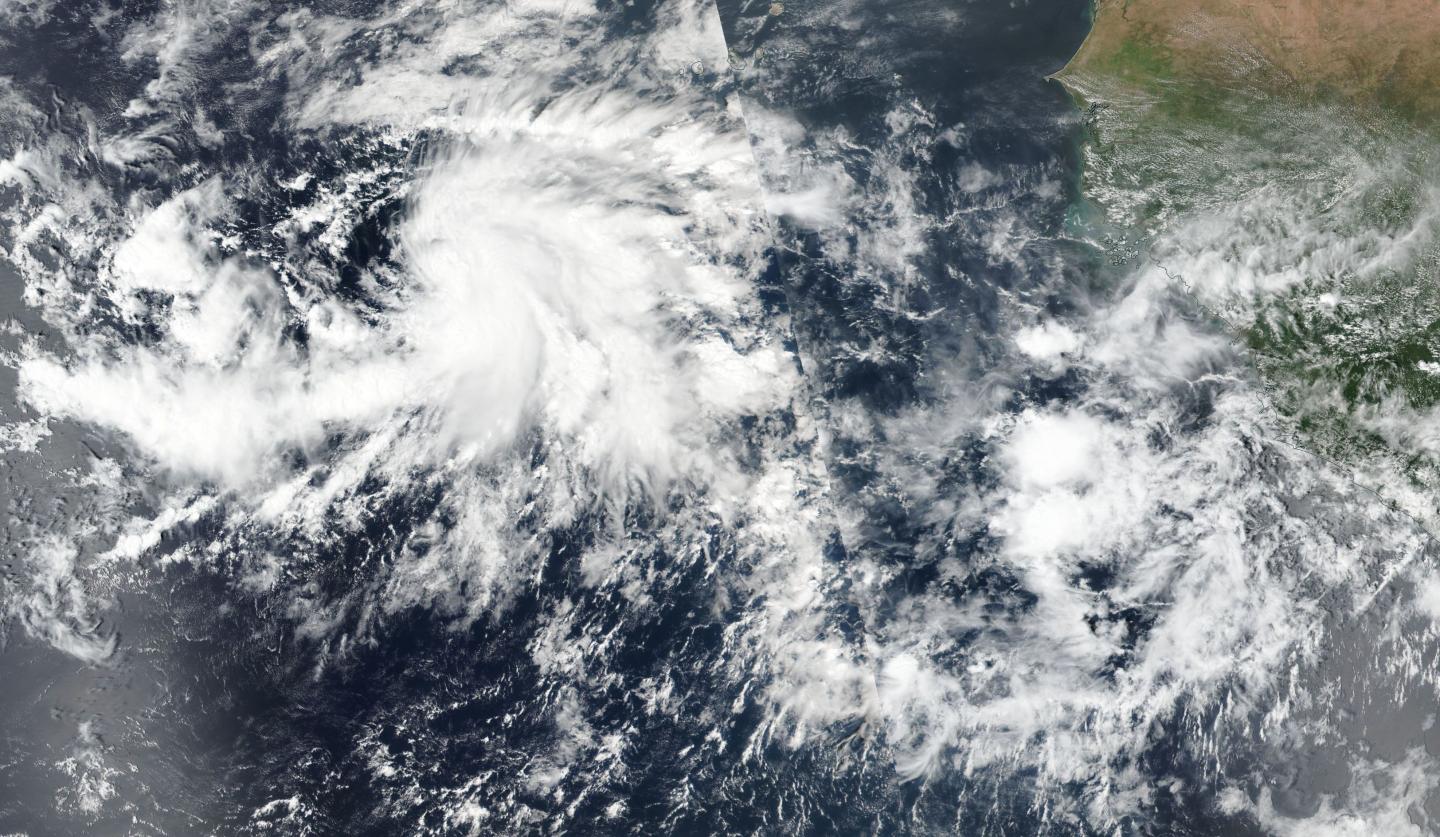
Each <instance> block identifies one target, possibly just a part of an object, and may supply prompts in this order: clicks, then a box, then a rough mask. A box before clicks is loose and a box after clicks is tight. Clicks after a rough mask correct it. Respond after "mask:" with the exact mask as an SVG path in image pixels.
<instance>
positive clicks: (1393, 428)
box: [1057, 0, 1440, 486]
mask: <svg viewBox="0 0 1440 837" xmlns="http://www.w3.org/2000/svg"><path fill="white" fill-rule="evenodd" d="M1434 44H1440V9H1437V8H1436V7H1434V6H1433V5H1431V2H1430V0H1426V2H1413V1H1412V0H1348V2H1343V1H1342V0H1265V1H1264V2H1261V0H1249V2H1247V1H1246V0H1128V2H1127V0H1100V2H1099V3H1098V5H1097V6H1096V8H1095V23H1094V27H1093V30H1092V32H1091V34H1090V37H1089V38H1088V39H1087V41H1086V42H1085V44H1084V46H1082V47H1081V49H1080V51H1079V52H1078V53H1077V54H1076V56H1075V57H1074V58H1073V59H1072V60H1071V62H1070V64H1069V65H1067V66H1066V67H1065V68H1064V69H1063V70H1062V71H1061V72H1060V73H1059V74H1058V76H1057V77H1058V78H1059V79H1060V81H1061V82H1062V83H1064V84H1065V85H1066V86H1067V87H1068V88H1069V89H1070V90H1071V91H1072V93H1074V94H1075V96H1076V97H1077V98H1078V99H1079V100H1080V101H1081V102H1082V103H1083V104H1084V105H1085V106H1086V107H1087V111H1088V114H1089V126H1090V130H1091V142H1090V144H1089V146H1088V149H1087V157H1086V172H1085V185H1086V192H1087V195H1088V197H1089V198H1090V199H1091V200H1092V201H1093V202H1094V203H1095V204H1096V205H1097V206H1098V207H1099V208H1100V209H1101V210H1102V211H1103V213H1104V215H1105V223H1106V224H1108V225H1109V226H1110V227H1112V228H1113V229H1118V230H1123V231H1124V236H1125V237H1128V238H1130V239H1131V240H1132V241H1133V242H1135V244H1134V247H1135V248H1136V249H1137V250H1138V251H1140V252H1142V253H1143V254H1144V256H1145V257H1146V258H1149V259H1152V260H1153V261H1154V262H1155V263H1156V264H1159V265H1163V266H1164V267H1165V268H1166V270H1167V271H1169V272H1171V273H1172V275H1175V276H1176V277H1177V278H1178V279H1180V280H1181V281H1183V282H1185V284H1186V285H1187V286H1188V287H1189V288H1190V289H1191V290H1192V291H1193V293H1194V294H1195V296H1196V298H1197V299H1198V300H1199V301H1200V302H1201V303H1202V304H1204V305H1205V306H1206V307H1207V308H1209V309H1211V310H1212V311H1213V312H1215V313H1216V314H1217V315H1218V316H1220V317H1222V318H1223V319H1224V320H1225V321H1226V322H1228V323H1229V324H1230V325H1231V327H1232V328H1234V329H1235V330H1236V331H1237V332H1238V334H1237V336H1238V337H1239V338H1240V339H1241V340H1242V341H1243V343H1244V345H1245V346H1246V347H1247V348H1248V350H1249V352H1250V355H1251V357H1252V358H1253V360H1254V362H1255V364H1256V366H1257V367H1258V370H1259V372H1260V374H1261V375H1262V376H1263V378H1264V380H1265V383H1266V385H1267V386H1268V387H1269V389H1270V390H1271V392H1272V394H1273V398H1274V403H1275V405H1276V407H1277V408H1278V409H1279V410H1280V411H1281V412H1282V413H1283V414H1284V415H1285V416H1287V417H1288V419H1289V420H1291V421H1292V422H1293V423H1294V425H1295V428H1296V429H1297V430H1298V431H1299V432H1300V433H1301V434H1302V435H1303V436H1304V438H1305V439H1306V441H1307V443H1308V444H1309V445H1311V446H1313V447H1314V448H1315V449H1317V450H1318V451H1320V452H1322V453H1324V454H1326V455H1328V456H1331V457H1332V458H1337V459H1341V460H1349V461H1354V460H1355V457H1357V456H1359V455H1365V456H1367V457H1368V456H1375V455H1378V456H1384V457H1386V458H1390V459H1393V460H1395V464H1397V465H1399V466H1400V468H1401V470H1402V472H1403V473H1406V474H1408V475H1409V476H1410V478H1411V480H1413V481H1414V482H1415V484H1417V485H1432V486H1433V485H1437V484H1440V483H1437V481H1436V479H1435V478H1436V477H1437V476H1440V467H1437V463H1440V236H1437V233H1440V156H1437V151H1440V130H1437V126H1440V118H1437V116H1440V82H1437V81H1436V80H1437V79H1440V50H1437V49H1435V48H1434V46H1433V45H1434ZM1432 416H1434V417H1435V422H1434V424H1435V428H1434V429H1430V423H1431V422H1430V421H1429V419H1430V418H1431V417H1432Z"/></svg>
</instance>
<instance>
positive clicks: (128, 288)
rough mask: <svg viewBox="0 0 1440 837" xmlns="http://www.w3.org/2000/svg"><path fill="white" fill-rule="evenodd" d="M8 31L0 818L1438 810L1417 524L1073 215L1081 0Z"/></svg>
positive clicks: (531, 818) (739, 825) (1200, 826)
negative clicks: (1306, 444) (1067, 68)
mask: <svg viewBox="0 0 1440 837" xmlns="http://www.w3.org/2000/svg"><path fill="white" fill-rule="evenodd" d="M0 24H3V30H4V33H3V36H0V110H3V113H4V119H3V120H0V146H3V147H0V185H3V191H4V194H3V201H4V203H3V218H4V225H3V226H4V231H3V233H0V243H3V246H4V248H5V253H6V254H7V259H6V267H5V270H6V272H5V274H4V276H3V277H0V313H3V315H4V317H6V318H7V320H6V326H5V328H4V329H3V330H0V351H3V359H4V363H3V366H0V394H3V400H0V421H3V422H4V424H3V426H0V449H3V451H4V460H3V473H4V483H3V487H0V492H3V494H4V499H5V503H6V508H7V510H8V513H9V522H8V524H7V526H6V528H5V530H4V532H5V540H4V544H3V546H4V550H5V555H4V565H3V567H4V570H3V576H0V618H3V620H4V630H5V633H4V646H3V651H0V674H3V676H0V719H3V720H0V833H7V834H9V833H16V834H27V835H35V837H39V835H70V834H94V835H102V834H115V835H121V834H124V835H150V834H156V835H159V834H167V835H186V834H255V835H259V834H284V835H291V834H294V835H392V834H393V835H411V834H434V835H450V834H457V835H460V834H475V835H482V834H507V835H509V834H529V833H535V834H561V833H567V834H587V835H588V834H647V835H649V834H677V835H692V834H736V835H739V834H746V835H749V834H796V835H800V834H806V835H808V834H846V835H848V834H857V835H858V834H966V835H1032V834H1095V835H1116V834H1156V835H1159V834H1166V835H1172V834H1196V835H1200V834H1207V835H1222V834H1223V835H1241V834H1257V835H1258V834H1288V833H1294V834H1318V833H1392V834H1400V833H1406V832H1405V831H1404V829H1421V830H1420V831H1418V832H1416V833H1428V832H1426V831H1424V829H1426V828H1429V827H1430V826H1429V825H1428V824H1429V822H1430V817H1432V816H1434V815H1435V814H1436V813H1440V806H1437V804H1436V797H1434V796H1433V795H1432V792H1433V790H1434V788H1435V787H1436V785H1437V783H1440V773H1436V772H1435V771H1434V770H1433V769H1432V768H1431V766H1430V762H1431V758H1432V757H1431V753H1432V751H1435V750H1436V748H1437V747H1440V731H1437V730H1435V725H1434V717H1435V715H1434V712H1435V700H1434V693H1433V690H1432V689H1431V688H1430V684H1431V676H1430V674H1429V671H1430V668H1431V666H1432V665H1433V660H1434V654H1435V642H1434V638H1433V630H1432V629H1431V628H1429V627H1428V625H1429V620H1430V616H1428V615H1427V614H1428V613H1429V612H1430V611H1429V610H1427V608H1429V609H1433V610H1435V611H1436V612H1437V613H1440V607H1437V606H1435V605H1434V604H1433V602H1435V601H1440V598H1437V597H1436V595H1435V594H1434V593H1430V592H1427V590H1429V589H1430V588H1426V587H1425V586H1424V585H1425V583H1426V582H1425V581H1424V580H1423V579H1421V580H1414V579H1411V578H1410V576H1404V577H1403V578H1402V574H1401V570H1402V569H1404V568H1408V567H1414V566H1419V565H1425V564H1428V560H1429V557H1430V556H1431V549H1432V547H1431V545H1430V541H1429V537H1428V534H1427V533H1426V532H1425V531H1424V530H1423V529H1422V528H1421V527H1420V526H1419V524H1417V523H1416V522H1415V521H1414V520H1412V519H1411V518H1409V517H1407V516H1405V515H1404V514H1402V513H1400V512H1398V511H1396V510H1395V509H1393V508H1391V507H1389V506H1388V505H1387V504H1386V503H1384V502H1383V501H1381V500H1380V499H1378V498H1377V497H1375V496H1374V495H1373V494H1371V493H1367V492H1366V491H1365V490H1363V489H1360V488H1359V487H1357V486H1356V485H1354V483H1353V482H1352V481H1351V480H1350V479H1349V478H1348V476H1347V474H1346V473H1344V471H1343V469H1338V468H1335V467H1331V466H1329V465H1327V464H1326V463H1325V462H1323V461H1320V460H1317V459H1316V458H1315V457H1313V456H1310V455H1308V454H1307V453H1306V451H1304V450H1303V449H1301V448H1296V447H1293V446H1290V445H1287V444H1285V443H1283V441H1281V440H1282V439H1283V438H1286V437H1285V436H1284V434H1283V433H1282V432H1281V431H1280V430H1277V429H1276V427H1277V422H1278V421H1279V419H1277V418H1276V416H1275V415H1274V413H1273V411H1272V410H1270V409H1269V406H1268V404H1267V403H1266V399H1265V392H1264V389H1263V387H1261V386H1260V385H1259V384H1257V383H1256V382H1255V376H1254V374H1253V373H1252V371H1251V368H1250V363H1249V361H1248V359H1247V358H1246V356H1245V354H1244V352H1243V351H1242V350H1240V349H1238V348H1237V347H1236V345H1235V344H1234V343H1233V342H1232V341H1231V339H1230V335H1229V334H1228V333H1227V331H1226V326H1225V323H1224V322H1221V321H1218V320H1216V319H1215V318H1214V317H1212V316H1209V315H1208V314H1207V311H1206V309H1205V308H1204V307H1203V306H1201V305H1199V304H1197V303H1196V302H1195V301H1194V299H1193V298H1192V297H1191V296H1189V295H1187V291H1186V287H1185V285H1184V284H1183V283H1180V282H1175V281H1170V280H1169V279H1168V278H1167V276H1166V275H1165V274H1164V273H1163V271H1161V270H1159V269H1155V268H1154V266H1153V265H1152V264H1151V262H1150V261H1149V260H1148V259H1147V255H1146V252H1145V250H1144V248H1145V244H1144V242H1143V241H1139V242H1138V243H1137V241H1138V240H1137V239H1133V238H1131V237H1128V234H1127V233H1126V231H1125V230H1117V229H1114V228H1113V227H1111V226H1107V225H1106V224H1105V222H1103V221H1102V220H1100V219H1101V217H1102V213H1101V212H1100V211H1099V210H1098V209H1097V208H1096V206H1095V205H1094V203H1093V202H1092V201H1091V200H1090V199H1089V198H1087V196H1086V194H1085V193H1084V192H1083V188H1082V187H1083V179H1082V177H1083V173H1084V167H1085V160H1086V157H1085V149H1086V147H1087V143H1088V142H1090V141H1091V125H1092V120H1093V116H1094V114H1093V112H1087V110H1086V109H1085V108H1084V107H1082V106H1081V105H1080V104H1078V103H1077V102H1076V101H1075V99H1074V98H1072V96H1071V95H1070V94H1069V93H1068V92H1067V91H1066V90H1065V89H1064V88H1063V87H1062V86H1061V85H1060V84H1059V83H1058V82H1056V81H1054V80H1051V79H1050V78H1049V76H1050V75H1051V74H1052V73H1054V72H1056V71H1057V70H1059V69H1060V68H1061V67H1062V66H1063V65H1064V64H1065V63H1066V61H1067V59H1068V58H1069V57H1070V56H1071V55H1072V54H1073V53H1074V51H1075V50H1076V48H1077V47H1078V46H1079V44H1080V42H1081V41H1082V40H1083V38H1084V36H1085V34H1086V31H1087V29H1088V26H1089V13H1088V4H1087V3H1086V2H1085V0H1014V2H983V1H982V0H972V2H963V1H961V0H946V2H910V0H900V2H884V3H882V2H874V0H860V2H854V0H844V2H831V1H830V0H826V1H825V2H791V1H789V0H787V2H783V3H780V2H776V3H737V2H731V1H730V0H725V1H724V2H721V3H720V4H719V5H718V7H717V6H716V5H714V4H711V3H709V2H689V0H679V2H675V3H668V2H661V3H648V2H640V0H632V1H631V2H625V3H605V2H602V3H596V4H593V5H591V4H588V3H585V2H582V1H581V0H563V1H562V0H525V2H502V3H496V2H471V1H470V0H446V1H445V2H440V3H433V4H411V3H400V2H396V3H374V4H369V3H350V2H319V3H305V4H286V5H278V6H272V5H267V4H257V3H253V2H250V0H188V1H187V2H177V3H163V4H162V3H137V4H126V5H121V6H111V5H107V4H104V3H93V2H76V3H65V2H44V0H41V1H40V2H35V3H30V4H17V5H12V6H9V7H5V8H4V9H0ZM1434 589H1436V590H1440V587H1436V588H1434ZM1346 828H1361V829H1365V828H1369V829H1372V830H1371V831H1348V832H1347V831H1344V829H1346ZM1375 828H1382V829H1393V830H1385V831H1374V830H1373V829H1375ZM1323 829H1336V830H1334V831H1324V830H1323Z"/></svg>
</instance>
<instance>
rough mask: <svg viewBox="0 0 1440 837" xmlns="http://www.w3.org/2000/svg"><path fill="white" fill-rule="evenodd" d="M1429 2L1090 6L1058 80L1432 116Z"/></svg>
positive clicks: (1435, 110)
mask: <svg viewBox="0 0 1440 837" xmlns="http://www.w3.org/2000/svg"><path fill="white" fill-rule="evenodd" d="M1437 44H1440V6H1437V5H1436V3H1435V2H1434V0H1097V3H1096V5H1095V8H1094V26H1093V29H1092V31H1091V33H1090V36H1089V38H1088V39H1087V40H1086V41H1085V43H1084V44H1083V45H1082V46H1081V48H1080V50H1079V52H1077V53H1076V55H1075V57H1074V58H1073V59H1072V60H1071V61H1070V63H1069V64H1068V65H1067V66H1066V67H1065V68H1064V69H1063V70H1062V71H1061V72H1060V74H1059V76H1060V77H1061V78H1062V80H1063V79H1065V78H1076V77H1080V76H1086V75H1098V76H1105V77H1109V78H1111V79H1120V80H1125V81H1129V82H1133V83H1136V84H1139V85H1143V86H1151V87H1153V86H1156V85H1163V84H1168V83H1173V82H1175V81H1177V80H1179V81H1184V80H1198V81H1205V82H1208V83H1212V84H1219V85H1225V86H1228V87H1232V88H1233V87H1234V86H1236V85H1242V86H1243V85H1249V86H1253V87H1256V88H1260V89H1264V90H1266V91H1269V92H1274V93H1280V94H1283V95H1290V96H1297V95H1313V96H1321V97H1324V96H1336V97H1340V98H1344V99H1348V100H1350V101H1354V102H1361V103H1378V104H1381V105H1383V106H1387V107H1391V108H1394V109H1396V110H1399V111H1403V112H1407V113H1412V114H1414V115H1416V116H1420V117H1423V118H1434V117H1436V116H1437V115H1440V84H1437V79H1440V49H1437Z"/></svg>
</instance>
